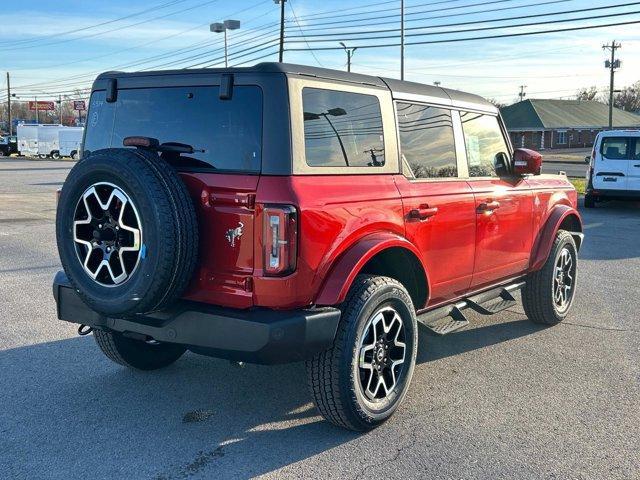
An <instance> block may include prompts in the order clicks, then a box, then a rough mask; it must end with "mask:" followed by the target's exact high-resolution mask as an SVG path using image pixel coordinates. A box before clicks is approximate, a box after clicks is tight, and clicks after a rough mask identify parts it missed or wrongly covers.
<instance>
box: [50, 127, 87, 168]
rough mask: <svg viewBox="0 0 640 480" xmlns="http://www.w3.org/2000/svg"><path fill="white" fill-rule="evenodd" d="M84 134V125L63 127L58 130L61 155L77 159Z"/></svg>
mask: <svg viewBox="0 0 640 480" xmlns="http://www.w3.org/2000/svg"><path fill="white" fill-rule="evenodd" d="M83 134H84V128H82V127H63V128H61V129H60V130H58V142H59V144H60V151H59V156H61V157H71V158H73V159H74V160H75V159H77V158H78V154H79V152H80V145H81V144H82V135H83ZM54 158H55V155H54Z"/></svg>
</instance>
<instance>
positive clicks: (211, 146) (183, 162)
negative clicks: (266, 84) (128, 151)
mask: <svg viewBox="0 0 640 480" xmlns="http://www.w3.org/2000/svg"><path fill="white" fill-rule="evenodd" d="M104 96H105V94H104V92H95V93H94V94H93V95H92V97H91V104H90V112H89V119H88V125H87V135H86V139H85V146H84V149H85V151H86V150H89V151H91V150H96V149H98V148H105V147H115V148H119V147H122V141H123V140H124V138H125V137H129V136H143V137H152V138H156V139H158V141H159V142H160V143H167V142H177V143H184V144H187V145H190V146H192V147H193V148H194V150H195V152H194V153H193V154H189V155H187V154H182V155H180V156H178V155H175V154H166V153H163V154H162V156H163V158H166V159H167V160H168V161H169V162H171V163H172V164H174V165H175V166H176V167H178V168H185V169H189V168H193V169H198V168H207V169H209V168H212V167H213V169H216V170H222V171H240V172H259V171H260V168H261V157H262V90H261V89H260V88H259V87H254V86H235V87H234V89H233V96H232V98H231V99H230V100H221V99H220V98H219V87H217V86H207V87H170V88H140V89H123V90H119V91H118V99H117V101H116V102H115V103H106V102H105V101H104Z"/></svg>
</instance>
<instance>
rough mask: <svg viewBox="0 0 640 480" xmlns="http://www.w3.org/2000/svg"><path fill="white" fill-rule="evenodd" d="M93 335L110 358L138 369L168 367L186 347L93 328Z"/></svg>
mask: <svg viewBox="0 0 640 480" xmlns="http://www.w3.org/2000/svg"><path fill="white" fill-rule="evenodd" d="M93 337H94V338H95V339H96V343H97V344H98V346H99V347H100V350H102V353H104V354H105V355H106V356H107V357H108V358H109V359H110V360H112V361H114V362H116V363H118V364H120V365H124V366H125V367H129V368H136V369H138V370H157V369H159V368H164V367H168V366H169V365H171V364H172V363H174V362H175V361H176V360H178V359H179V358H180V357H181V356H182V354H183V353H184V352H185V351H186V347H184V346H182V345H178V344H175V343H159V344H150V343H147V342H143V341H142V340H135V339H132V338H127V337H125V336H124V335H122V334H121V333H118V332H111V331H106V330H94V331H93Z"/></svg>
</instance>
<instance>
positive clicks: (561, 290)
mask: <svg viewBox="0 0 640 480" xmlns="http://www.w3.org/2000/svg"><path fill="white" fill-rule="evenodd" d="M577 262H578V254H577V249H576V243H575V241H574V240H573V237H572V236H571V233H569V232H567V231H566V230H559V231H558V233H557V234H556V239H555V241H554V242H553V246H552V248H551V252H550V253H549V258H547V261H546V262H545V264H544V266H543V267H542V269H540V270H538V271H537V272H534V273H532V274H530V275H529V277H528V278H527V281H526V284H525V286H524V288H523V289H522V304H523V307H524V312H525V314H526V315H527V317H528V318H529V320H531V321H532V322H533V323H539V324H544V325H557V324H558V323H560V322H561V321H563V320H564V319H565V317H566V316H567V314H568V313H569V310H570V309H571V305H572V304H573V299H574V297H575V291H576V281H577V274H578V270H577ZM567 287H568V288H567Z"/></svg>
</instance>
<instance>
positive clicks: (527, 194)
mask: <svg viewBox="0 0 640 480" xmlns="http://www.w3.org/2000/svg"><path fill="white" fill-rule="evenodd" d="M469 184H470V185H471V188H472V190H473V193H474V196H475V201H476V215H475V217H476V251H475V263H474V270H473V280H472V281H471V288H472V289H474V290H477V289H479V288H483V287H484V286H487V285H491V284H492V283H495V282H496V281H500V280H503V279H506V278H510V277H513V276H515V275H518V274H520V273H522V272H524V271H525V270H526V269H527V267H528V266H529V257H530V255H531V245H532V243H533V230H532V229H533V223H532V214H533V195H532V192H531V189H530V187H529V185H528V184H527V183H526V182H525V181H524V180H522V179H520V178H517V179H515V180H512V179H509V180H505V179H500V178H493V179H488V180H471V181H470V182H469ZM485 206H486V207H485Z"/></svg>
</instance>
